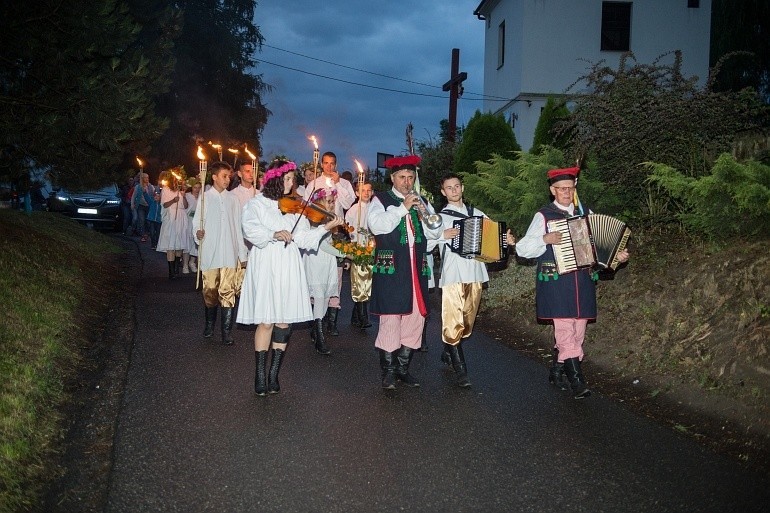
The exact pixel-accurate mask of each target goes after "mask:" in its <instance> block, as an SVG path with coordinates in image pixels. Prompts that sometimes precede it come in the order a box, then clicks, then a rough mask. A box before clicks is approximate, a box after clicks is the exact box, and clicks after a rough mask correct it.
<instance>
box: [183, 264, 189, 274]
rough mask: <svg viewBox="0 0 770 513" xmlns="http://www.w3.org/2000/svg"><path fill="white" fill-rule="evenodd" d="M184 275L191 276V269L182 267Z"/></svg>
mask: <svg viewBox="0 0 770 513" xmlns="http://www.w3.org/2000/svg"><path fill="white" fill-rule="evenodd" d="M182 274H190V271H189V269H187V267H184V266H183V267H182Z"/></svg>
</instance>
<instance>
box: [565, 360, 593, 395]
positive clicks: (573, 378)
mask: <svg viewBox="0 0 770 513" xmlns="http://www.w3.org/2000/svg"><path fill="white" fill-rule="evenodd" d="M564 372H565V373H566V374H567V379H568V380H569V383H570V385H571V386H572V394H573V395H574V397H575V399H584V398H586V397H588V396H589V395H591V391H590V390H588V387H587V386H586V381H585V379H584V378H583V371H582V369H581V368H580V360H579V359H578V358H568V359H566V360H564Z"/></svg>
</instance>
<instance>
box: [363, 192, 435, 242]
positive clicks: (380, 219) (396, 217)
mask: <svg viewBox="0 0 770 513" xmlns="http://www.w3.org/2000/svg"><path fill="white" fill-rule="evenodd" d="M391 191H393V194H395V195H396V196H397V197H399V198H402V199H403V198H404V195H403V194H401V193H400V192H398V191H397V190H396V189H395V188H393V189H391ZM407 213H409V209H408V208H406V207H405V206H404V204H403V203H401V204H399V205H392V206H390V207H388V208H387V210H386V209H385V206H384V205H383V204H382V202H381V201H380V200H379V198H377V197H376V196H375V197H373V198H372V201H371V202H369V212H368V213H367V214H366V224H367V225H368V226H369V230H370V231H371V232H372V234H374V235H383V234H386V233H390V232H392V231H393V230H395V229H396V227H397V226H398V224H399V223H400V222H401V218H402V217H404V216H405V215H406V214H407ZM443 230H444V227H443V226H439V227H438V228H436V229H434V230H431V229H429V228H428V227H427V226H425V223H422V231H423V233H424V234H425V238H426V239H438V238H439V237H441V233H442V232H443ZM407 233H408V237H409V242H410V243H411V242H413V240H414V235H413V234H412V231H411V230H407Z"/></svg>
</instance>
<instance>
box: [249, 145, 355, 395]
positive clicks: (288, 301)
mask: <svg viewBox="0 0 770 513" xmlns="http://www.w3.org/2000/svg"><path fill="white" fill-rule="evenodd" d="M296 169H297V166H296V165H295V164H294V162H289V161H285V160H276V161H273V163H272V164H270V167H269V168H268V169H267V170H266V172H265V175H264V177H263V189H262V194H260V195H258V196H256V197H254V198H253V199H251V200H249V202H248V203H247V204H246V206H245V207H244V208H243V213H242V214H243V216H242V226H243V235H244V237H245V239H246V240H248V241H249V242H250V243H251V244H253V247H252V248H251V251H250V252H249V262H248V265H247V266H246V276H245V278H244V280H243V286H242V289H241V299H240V303H239V306H238V315H237V318H236V321H237V322H238V323H240V324H255V325H256V326H257V329H256V332H255V333H254V351H255V358H256V368H255V372H254V392H255V393H256V394H257V395H260V396H264V395H266V394H267V393H268V392H269V393H278V392H279V391H280V384H279V382H278V373H279V371H280V368H281V362H282V360H283V356H284V352H285V351H286V344H287V343H288V341H289V335H290V333H291V327H290V324H292V323H296V322H304V321H309V320H311V319H313V311H312V308H311V305H310V295H309V293H308V284H307V277H306V275H305V266H304V265H303V263H302V256H301V255H300V251H299V250H300V248H303V249H317V248H318V244H319V243H320V241H321V239H322V238H323V237H324V236H326V235H327V234H328V233H329V230H331V229H333V228H335V227H337V226H339V225H340V224H342V219H340V218H339V217H336V216H335V217H334V218H333V219H332V220H331V221H329V222H327V223H326V224H324V225H322V226H317V227H315V228H313V227H311V226H310V224H309V222H308V220H307V218H305V217H301V214H292V213H284V212H282V211H281V208H280V207H279V200H280V199H281V198H282V197H283V196H285V195H287V194H289V193H290V192H291V190H292V186H293V184H294V180H295V170H296ZM271 347H272V351H271V353H272V355H271V361H270V369H269V376H268V372H267V369H266V368H267V353H268V350H270V349H271Z"/></svg>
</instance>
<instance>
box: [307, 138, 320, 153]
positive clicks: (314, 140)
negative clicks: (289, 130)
mask: <svg viewBox="0 0 770 513" xmlns="http://www.w3.org/2000/svg"><path fill="white" fill-rule="evenodd" d="M308 139H310V140H311V141H313V146H315V149H316V150H317V149H318V141H317V140H316V138H315V136H314V135H311V136H310V137H308Z"/></svg>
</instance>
